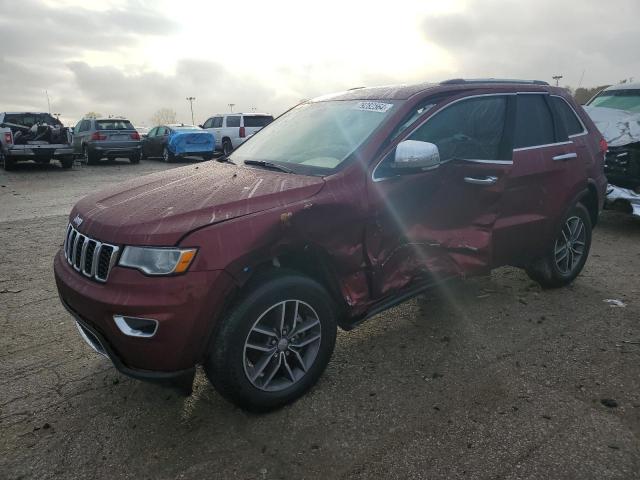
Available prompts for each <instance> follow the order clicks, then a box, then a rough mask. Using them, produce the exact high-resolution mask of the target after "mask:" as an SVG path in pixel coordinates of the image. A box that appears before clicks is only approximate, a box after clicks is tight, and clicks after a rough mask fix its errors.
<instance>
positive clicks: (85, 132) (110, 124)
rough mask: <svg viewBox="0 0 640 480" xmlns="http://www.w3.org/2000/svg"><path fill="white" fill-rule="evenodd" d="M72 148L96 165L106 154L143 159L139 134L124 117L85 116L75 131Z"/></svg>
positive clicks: (85, 159) (133, 159) (113, 156)
mask: <svg viewBox="0 0 640 480" xmlns="http://www.w3.org/2000/svg"><path fill="white" fill-rule="evenodd" d="M73 151H74V154H75V155H78V156H81V157H82V158H83V160H84V161H85V162H86V163H87V164H89V165H93V164H96V163H98V161H100V160H101V159H103V158H108V159H114V158H128V159H129V160H130V161H131V163H140V155H141V151H142V144H141V143H140V134H139V133H138V131H137V130H136V129H135V127H134V126H133V124H132V123H131V122H130V121H129V120H127V119H125V118H85V119H82V120H80V121H79V122H78V124H77V125H76V126H75V128H74V131H73Z"/></svg>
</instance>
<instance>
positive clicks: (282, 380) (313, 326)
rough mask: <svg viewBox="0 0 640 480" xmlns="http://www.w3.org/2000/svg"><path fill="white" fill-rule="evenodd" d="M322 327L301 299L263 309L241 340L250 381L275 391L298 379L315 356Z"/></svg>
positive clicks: (314, 313)
mask: <svg viewBox="0 0 640 480" xmlns="http://www.w3.org/2000/svg"><path fill="white" fill-rule="evenodd" d="M321 339H322V331H321V325H320V319H319V317H318V314H317V313H316V311H315V310H314V309H313V308H312V307H311V306H310V305H309V304H308V303H305V302H303V301H301V300H285V301H282V302H279V303H276V304H275V305H272V306H271V307H269V308H268V309H267V310H265V311H264V312H263V313H262V314H261V315H260V316H259V317H258V319H257V320H256V322H255V323H254V324H253V327H252V328H251V330H250V331H249V334H248V335H247V338H246V340H245V343H244V358H243V360H244V371H245V374H246V376H247V379H248V380H249V382H251V384H252V385H253V386H254V387H256V388H258V389H260V390H264V391H269V392H278V391H281V390H284V389H286V388H289V387H290V386H292V385H293V384H295V383H297V382H299V381H300V380H301V379H302V378H303V377H304V376H305V374H306V373H307V372H308V371H309V369H310V368H311V367H312V365H313V363H314V362H315V360H316V357H317V356H318V351H319V349H320V342H321Z"/></svg>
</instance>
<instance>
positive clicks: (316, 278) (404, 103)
mask: <svg viewBox="0 0 640 480" xmlns="http://www.w3.org/2000/svg"><path fill="white" fill-rule="evenodd" d="M606 149H607V146H606V142H604V141H603V140H602V137H601V135H600V134H599V133H598V130H597V129H596V128H595V126H594V124H593V123H592V121H591V120H590V119H589V117H588V116H587V115H586V114H585V113H584V111H583V110H582V108H580V107H579V106H578V105H576V103H575V102H574V101H573V99H572V98H571V97H570V96H569V95H568V93H567V92H566V91H565V90H563V89H560V88H555V87H551V86H549V85H548V84H546V83H544V82H539V81H515V80H449V81H445V82H442V83H440V84H421V85H413V86H399V87H381V88H361V89H353V90H349V91H346V92H343V93H339V94H336V95H330V96H325V97H321V98H317V99H315V100H312V101H309V102H306V103H303V104H301V105H298V106H296V107H295V108H292V109H291V110H289V111H288V112H286V113H285V114H283V115H282V116H281V117H279V118H278V119H277V120H275V121H274V122H273V123H271V124H270V125H268V126H267V127H265V128H264V129H263V130H261V131H260V132H259V133H257V134H256V135H254V136H253V137H252V138H251V139H249V140H248V141H247V142H245V143H244V144H243V145H242V146H241V147H240V148H238V149H237V150H236V151H234V152H233V153H232V154H231V155H230V156H228V157H222V158H221V159H220V160H221V163H215V162H209V163H207V164H201V165H199V166H198V167H195V166H186V167H183V168H179V169H173V170H169V171H166V172H162V173H158V174H153V175H149V176H146V177H142V178H137V179H134V180H131V181H129V182H127V183H123V184H118V185H117V186H114V187H111V188H110V189H108V190H104V191H101V192H98V193H95V194H92V195H90V196H88V197H86V198H84V199H82V200H81V201H80V202H78V204H77V205H76V206H75V207H74V208H73V210H72V212H71V215H70V223H69V226H68V228H67V230H66V237H65V240H64V246H63V247H62V248H61V250H60V252H59V253H58V254H57V255H56V257H55V277H56V282H57V286H58V290H59V293H60V298H61V300H62V302H63V304H64V305H65V307H66V308H67V309H68V310H69V312H71V314H72V315H73V316H74V317H75V319H76V321H77V325H78V329H79V331H80V333H81V335H82V336H83V337H84V339H85V340H86V341H87V342H88V343H89V344H90V345H91V346H92V347H93V348H94V349H95V350H97V351H98V352H100V353H103V354H105V355H107V356H108V357H109V358H110V359H111V360H112V361H113V363H114V364H115V366H116V367H117V368H118V369H119V370H120V371H122V372H124V373H126V374H128V375H131V376H133V377H136V378H141V379H151V380H154V379H155V380H170V381H173V382H178V383H181V384H182V385H183V386H186V387H187V388H190V385H191V382H192V380H193V374H194V370H195V366H196V365H198V364H201V365H203V366H204V369H205V371H206V374H207V375H208V377H209V378H210V380H211V382H212V383H213V385H214V386H215V387H216V388H217V389H218V390H219V391H220V393H222V394H223V395H224V396H225V397H227V398H228V399H230V400H232V401H234V402H235V403H237V404H238V405H240V406H242V407H244V408H247V409H251V410H268V409H271V408H276V407H279V406H281V405H284V404H286V403H288V402H291V401H293V400H294V399H296V398H297V397H299V396H300V395H302V394H303V393H304V392H305V391H306V390H308V389H309V388H310V387H311V386H312V385H313V384H314V383H315V382H316V381H317V380H318V378H319V377H320V375H321V373H322V371H323V370H324V368H325V366H326V365H327V363H328V361H329V358H330V356H331V353H332V350H333V347H334V343H335V339H336V328H337V327H338V326H340V327H341V328H343V329H344V330H350V329H352V328H354V327H355V326H356V325H358V324H359V323H361V322H363V321H364V320H366V319H367V318H369V317H371V316H373V315H375V314H378V313H380V312H381V311H383V310H385V309H388V308H390V307H392V306H394V305H397V304H399V303H401V302H403V301H405V300H407V299H409V298H411V297H413V296H415V295H417V294H419V293H420V292H422V291H424V290H425V289H427V288H429V287H431V286H433V285H434V284H435V283H437V282H442V281H444V280H446V279H450V278H455V277H466V276H469V275H478V274H486V273H487V272H489V271H490V270H491V269H493V268H496V267H499V266H502V265H515V266H519V267H522V268H524V269H525V270H526V272H527V273H528V274H529V276H530V277H531V278H533V279H535V280H536V281H538V282H540V284H541V285H543V286H544V287H560V286H563V285H566V284H568V283H570V282H571V281H573V280H574V279H575V278H576V276H577V275H578V274H579V273H580V271H581V270H582V268H583V266H584V264H585V262H586V260H587V256H588V254H589V247H590V243H591V229H592V228H593V227H594V225H595V224H596V222H597V220H598V214H599V212H600V210H601V207H602V204H603V199H604V194H605V188H606V180H605V177H604V174H603V160H604V153H605V151H606Z"/></svg>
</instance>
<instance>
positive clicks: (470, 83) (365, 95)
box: [312, 78, 549, 102]
mask: <svg viewBox="0 0 640 480" xmlns="http://www.w3.org/2000/svg"><path fill="white" fill-rule="evenodd" d="M499 85H503V86H508V87H513V86H514V85H527V86H529V87H531V86H536V87H548V86H549V84H548V83H547V82H543V81H541V80H517V79H496V78H477V79H464V78H455V79H451V80H445V81H443V82H440V83H417V84H406V85H405V84H403V85H386V86H382V87H356V88H351V89H349V90H345V91H343V92H336V93H331V94H328V95H322V96H320V97H316V98H314V99H313V100H312V101H313V102H322V101H326V100H407V99H408V98H410V97H412V96H413V95H415V94H418V93H423V92H426V91H429V90H437V89H443V88H448V89H461V88H469V89H471V88H482V87H495V86H499Z"/></svg>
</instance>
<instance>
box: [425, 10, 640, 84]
mask: <svg viewBox="0 0 640 480" xmlns="http://www.w3.org/2000/svg"><path fill="white" fill-rule="evenodd" d="M639 16H640V3H639V2H638V1H637V0H610V1H609V2H607V3H606V4H603V3H602V2H600V1H590V2H587V1H581V2H578V1H573V2H558V1H556V0H538V1H536V2H515V1H508V0H485V1H483V2H477V3H474V4H473V5H472V6H469V8H467V9H466V10H463V11H461V12H458V13H454V14H447V15H440V16H428V17H427V18H425V20H424V21H423V24H422V31H423V35H424V38H425V39H426V40H427V41H429V42H432V43H434V44H436V45H438V46H439V47H441V48H442V49H444V50H445V51H446V52H447V53H449V55H450V56H451V57H452V59H453V60H454V64H455V68H454V71H453V72H451V73H453V74H454V75H456V76H480V77H486V76H489V77H524V78H539V79H542V80H551V76H552V75H554V74H563V75H564V77H565V78H564V79H563V81H564V82H566V83H567V84H572V85H573V86H577V83H578V82H579V81H580V77H581V74H582V71H583V70H584V71H585V78H584V82H583V84H586V85H595V84H602V83H611V82H615V81H616V80H619V79H623V78H627V77H629V76H634V75H638V74H640V72H639V71H638V67H639V62H640V50H639V49H638V48H636V46H637V45H638V44H640V29H638V28H637V19H638V17H639Z"/></svg>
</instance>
